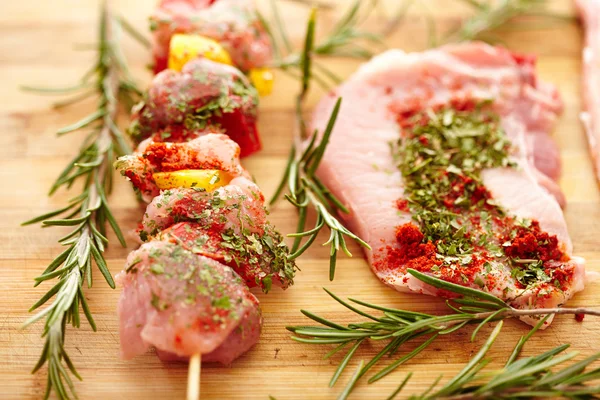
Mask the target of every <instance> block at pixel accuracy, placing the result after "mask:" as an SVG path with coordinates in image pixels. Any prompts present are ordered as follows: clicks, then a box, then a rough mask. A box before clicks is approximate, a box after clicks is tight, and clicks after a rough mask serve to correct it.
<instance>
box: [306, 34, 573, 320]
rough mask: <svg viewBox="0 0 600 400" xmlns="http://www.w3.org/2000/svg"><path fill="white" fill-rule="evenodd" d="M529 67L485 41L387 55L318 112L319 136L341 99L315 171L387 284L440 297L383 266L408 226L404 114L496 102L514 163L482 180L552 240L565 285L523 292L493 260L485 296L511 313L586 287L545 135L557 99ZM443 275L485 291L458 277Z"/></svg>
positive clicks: (554, 155)
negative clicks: (402, 163)
mask: <svg viewBox="0 0 600 400" xmlns="http://www.w3.org/2000/svg"><path fill="white" fill-rule="evenodd" d="M534 66H535V65H534V60H533V58H531V57H524V56H517V55H514V54H512V53H510V52H509V51H507V50H505V49H503V48H499V47H492V46H488V45H485V44H482V43H467V44H460V45H450V46H445V47H441V48H439V49H434V50H429V51H426V52H422V53H404V52H402V51H399V50H391V51H388V52H386V53H384V54H381V55H379V56H377V57H375V58H374V59H373V60H371V61H370V62H368V63H366V64H365V65H363V66H362V67H361V68H360V69H359V70H358V72H357V73H355V74H354V75H353V76H352V77H351V78H350V79H348V81H346V82H345V83H344V84H342V85H341V86H340V87H339V88H338V89H336V90H335V91H333V92H332V93H330V94H329V95H328V96H326V97H325V98H324V99H323V100H322V101H321V102H320V103H319V105H318V106H317V107H316V109H315V112H314V118H313V128H317V129H319V130H320V131H322V130H323V129H324V127H325V125H326V123H327V120H328V118H329V115H330V113H331V111H332V109H333V106H334V103H335V101H336V99H337V98H338V97H341V98H342V99H343V101H342V106H341V109H340V113H339V115H338V118H337V122H336V124H335V128H334V130H333V133H332V135H331V141H330V143H329V146H328V148H327V151H326V152H325V156H324V158H323V160H322V163H321V166H320V168H319V170H318V175H319V177H320V178H321V179H322V180H323V181H324V183H325V184H326V185H327V186H328V187H329V188H330V189H331V191H332V192H333V194H334V195H336V196H337V197H338V198H339V199H341V201H342V202H343V203H344V204H345V205H346V206H347V207H348V208H349V210H350V214H349V215H344V214H342V215H341V217H342V218H343V219H344V221H345V222H346V223H347V225H348V226H349V227H350V228H351V230H352V231H353V232H354V233H356V234H358V235H359V236H360V237H361V238H363V239H364V240H366V241H367V242H368V243H369V244H370V246H371V248H372V250H371V251H366V255H367V259H368V261H369V264H371V267H372V269H373V271H374V272H375V273H376V275H377V276H378V277H379V279H381V280H382V281H383V282H384V283H386V284H388V285H390V286H392V287H394V288H395V289H397V290H400V291H415V292H420V293H427V294H432V295H438V294H440V293H439V292H438V291H437V290H436V289H434V288H432V287H431V286H428V285H424V284H422V282H420V281H418V280H417V279H415V278H414V277H412V276H410V275H408V274H406V266H404V267H400V268H394V267H392V265H390V264H389V263H388V262H387V260H388V259H389V258H388V257H389V255H390V254H391V252H393V251H398V250H399V245H398V240H397V237H396V231H397V229H398V228H399V227H401V226H403V225H406V224H409V223H411V222H412V221H413V215H411V213H410V212H409V211H407V210H404V211H402V210H399V209H398V206H397V204H398V201H399V200H402V199H404V190H403V186H404V184H403V177H402V174H401V173H400V171H399V169H398V168H397V166H396V161H395V160H394V159H393V157H392V152H391V151H390V144H391V143H395V142H397V141H398V140H399V138H400V137H401V136H405V135H406V134H407V133H406V132H403V130H402V128H401V127H400V125H399V123H398V121H399V118H400V116H403V115H413V114H415V113H418V112H421V111H424V110H426V109H432V108H433V109H436V108H440V107H442V108H444V107H449V106H450V107H454V105H455V104H461V103H464V102H469V101H470V102H478V101H483V100H492V101H493V103H492V105H491V108H492V109H493V112H495V113H497V114H498V115H499V116H500V125H501V128H502V129H503V131H504V132H505V133H506V135H507V136H508V138H509V139H510V141H511V142H512V145H513V148H514V154H512V157H513V161H514V162H515V163H516V164H517V167H516V168H494V169H488V170H484V171H483V172H482V180H483V184H484V185H485V188H486V189H487V190H488V192H489V193H490V194H491V196H492V198H493V199H494V200H495V202H496V203H498V204H499V206H501V207H503V208H504V209H505V210H507V211H508V212H509V213H510V214H511V215H512V217H514V218H528V219H533V220H537V221H538V222H539V225H540V228H541V231H540V232H541V233H542V234H545V233H547V234H548V235H550V236H551V237H552V236H553V235H555V237H556V240H557V243H558V246H559V248H560V249H561V251H563V252H564V254H565V257H567V258H568V260H564V262H549V263H547V264H545V267H546V268H549V269H550V270H551V271H552V274H554V273H556V274H564V276H566V277H567V279H566V280H567V282H568V284H566V285H563V287H561V288H559V287H555V286H554V285H553V284H552V283H544V284H543V285H541V284H540V285H535V286H533V287H527V288H522V287H519V285H518V284H517V283H516V282H515V278H514V277H512V275H511V268H510V266H509V265H503V264H502V263H501V262H497V263H496V264H495V265H494V266H493V271H492V272H491V273H489V274H486V276H482V275H481V274H479V278H483V281H484V289H483V290H487V291H489V292H490V293H492V294H494V295H496V296H498V297H500V298H502V299H504V300H506V301H508V302H510V303H511V304H512V305H513V306H515V307H523V308H540V307H554V306H558V305H560V304H563V303H565V302H566V301H567V300H568V299H569V298H570V297H571V296H572V295H573V294H574V293H575V292H577V291H580V290H582V289H583V285H584V264H583V260H582V259H580V258H578V257H572V256H571V252H572V245H571V240H570V238H569V234H568V232H567V226H566V222H565V219H564V216H563V214H562V210H561V207H560V205H559V203H562V202H564V196H563V195H562V193H561V191H560V188H559V187H558V185H557V183H556V181H555V179H556V178H557V177H558V175H559V171H560V163H559V159H558V151H557V149H556V146H555V144H554V142H553V141H552V139H551V137H550V136H549V135H550V130H551V129H552V127H553V125H554V123H555V121H556V118H557V116H558V114H559V113H560V112H561V111H562V102H561V100H560V97H559V95H558V93H557V91H556V89H555V88H554V87H553V86H551V85H549V84H546V83H544V82H541V81H540V80H539V79H538V78H537V76H536V75H535V70H534ZM553 240H554V239H553ZM477 274H478V272H477V271H475V276H478V275H477ZM457 278H458V279H457ZM444 279H446V278H445V277H444ZM448 279H449V280H451V281H453V282H455V283H459V284H465V285H469V286H473V287H477V288H480V287H481V285H475V283H474V282H473V281H468V282H464V281H462V280H461V279H460V277H450V278H448ZM476 280H477V278H476ZM479 282H480V283H481V281H479ZM492 283H494V284H492ZM542 291H543V293H544V295H543V296H541V295H540V293H542ZM528 322H531V321H528Z"/></svg>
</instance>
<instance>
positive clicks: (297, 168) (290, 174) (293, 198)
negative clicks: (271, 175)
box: [271, 9, 370, 280]
mask: <svg viewBox="0 0 600 400" xmlns="http://www.w3.org/2000/svg"><path fill="white" fill-rule="evenodd" d="M315 18H316V10H314V9H313V11H312V13H311V17H310V18H309V21H308V27H307V30H306V38H305V43H304V51H303V53H302V57H301V60H302V63H301V65H302V81H301V85H302V86H301V91H300V94H299V95H298V97H297V99H296V119H297V129H296V131H295V135H294V144H293V145H292V149H291V152H290V156H289V159H288V163H287V166H286V169H285V173H284V176H283V178H282V180H281V183H280V184H279V187H278V188H277V190H276V192H275V195H274V196H273V198H272V200H271V204H273V203H274V202H275V201H276V200H277V199H278V198H279V196H280V195H281V193H282V192H283V190H284V188H285V187H286V186H287V188H288V190H289V193H288V194H286V195H285V198H286V199H287V200H288V201H289V202H290V203H292V204H293V205H294V206H295V207H296V208H298V214H299V216H298V225H297V228H296V233H293V234H290V235H288V236H290V237H294V243H293V245H292V254H290V256H289V257H290V258H291V259H294V258H297V257H299V256H300V255H301V254H302V253H304V252H305V251H306V249H308V248H309V247H310V246H311V245H312V243H313V242H314V241H315V239H316V238H317V235H318V234H319V232H320V231H321V230H322V229H323V228H325V227H327V228H328V229H329V239H328V240H327V241H326V242H325V243H324V245H329V247H330V251H329V279H330V280H333V278H334V276H335V268H336V261H337V255H338V252H339V251H340V250H342V251H343V252H344V253H345V254H346V255H347V256H349V257H351V256H352V254H351V253H350V251H349V250H348V247H347V245H346V237H348V238H350V239H353V240H355V241H356V242H358V243H359V244H360V245H361V246H364V247H366V248H369V249H370V247H369V245H368V244H367V243H366V242H365V241H363V240H362V239H361V238H359V237H358V236H356V235H355V234H354V233H352V232H350V231H349V230H348V229H346V227H344V225H343V224H342V223H341V222H340V221H339V219H338V217H337V216H336V214H337V213H348V209H347V208H346V207H345V206H344V205H343V204H342V202H341V201H340V200H339V199H337V198H336V197H335V196H334V195H333V194H332V193H331V192H330V191H329V190H328V189H327V187H326V186H325V185H324V184H323V183H322V182H321V181H320V180H319V178H318V177H317V176H316V171H317V168H318V167H319V164H320V162H321V160H322V158H323V154H324V153H325V149H326V148H327V144H328V142H329V137H330V136H331V132H332V131H333V127H334V125H335V120H336V118H337V115H338V112H339V109H340V105H341V102H342V99H338V100H337V102H336V104H335V107H334V108H333V111H332V113H331V116H330V117H329V122H328V123H327V127H326V128H325V131H324V132H322V134H320V133H319V132H317V131H315V132H314V133H313V134H312V135H311V136H310V139H308V137H307V134H306V130H307V128H306V122H305V120H304V117H303V114H302V110H303V104H304V98H305V97H306V94H307V93H308V90H309V87H310V77H311V64H312V48H313V45H314V36H315V35H314V33H315ZM305 140H306V141H307V143H305ZM309 207H312V208H313V209H314V210H315V211H316V214H317V217H316V221H315V225H314V227H313V228H311V229H308V230H305V229H306V223H307V215H308V209H309ZM303 239H305V240H304V242H303Z"/></svg>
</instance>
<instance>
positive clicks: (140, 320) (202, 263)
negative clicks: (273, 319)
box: [117, 241, 262, 364]
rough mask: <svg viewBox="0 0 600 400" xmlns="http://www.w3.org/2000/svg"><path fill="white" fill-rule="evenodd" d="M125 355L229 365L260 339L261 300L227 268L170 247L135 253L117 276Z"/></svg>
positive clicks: (152, 247)
mask: <svg viewBox="0 0 600 400" xmlns="http://www.w3.org/2000/svg"><path fill="white" fill-rule="evenodd" d="M117 280H118V282H119V284H120V285H121V286H122V287H123V291H122V293H121V297H120V299H119V305H118V314H119V321H120V328H119V332H120V338H121V355H122V356H123V358H126V359H129V358H132V357H134V356H136V355H138V354H142V353H144V352H145V351H146V350H147V349H148V348H149V347H151V346H154V347H156V348H157V349H158V350H159V351H161V352H163V353H170V354H173V355H174V356H178V357H190V356H192V355H193V354H197V353H200V354H202V355H203V359H204V360H205V361H217V362H221V363H223V364H229V363H231V362H232V361H233V360H234V359H236V358H237V357H239V356H240V355H242V354H243V353H245V352H246V351H248V350H249V349H250V348H251V347H252V346H253V345H254V344H255V343H256V342H257V341H258V338H259V336H260V329H261V325H262V318H261V312H260V308H259V306H258V300H257V299H256V297H254V295H253V294H252V293H250V291H249V290H248V288H247V287H246V285H244V283H243V281H242V280H241V279H240V277H239V276H238V275H237V274H236V273H235V272H234V271H233V270H232V269H231V268H229V267H227V266H225V265H223V264H221V263H219V262H217V261H215V260H213V259H210V258H207V257H203V256H199V255H197V254H194V253H191V252H189V251H187V250H185V249H183V248H182V247H180V246H177V245H175V244H172V243H167V242H161V241H154V242H150V243H146V244H143V245H142V247H140V248H139V249H138V250H136V251H134V252H132V253H131V254H130V255H129V257H128V259H127V264H126V267H125V270H124V271H123V272H121V273H120V274H119V275H118V276H117Z"/></svg>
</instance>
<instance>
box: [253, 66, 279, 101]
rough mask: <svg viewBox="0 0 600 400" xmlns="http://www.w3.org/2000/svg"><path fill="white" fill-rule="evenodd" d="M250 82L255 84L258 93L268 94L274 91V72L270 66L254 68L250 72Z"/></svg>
mask: <svg viewBox="0 0 600 400" xmlns="http://www.w3.org/2000/svg"><path fill="white" fill-rule="evenodd" d="M248 76H249V77H250V82H252V84H253V85H254V87H255V88H256V90H258V94H260V95H261V96H267V95H269V94H271V92H272V91H273V79H274V78H273V72H272V71H271V70H270V69H269V68H252V69H251V70H250V72H249V73H248Z"/></svg>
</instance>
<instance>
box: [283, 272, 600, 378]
mask: <svg viewBox="0 0 600 400" xmlns="http://www.w3.org/2000/svg"><path fill="white" fill-rule="evenodd" d="M408 273H410V274H411V275H412V276H413V277H415V278H417V279H419V280H420V281H422V282H423V283H426V284H428V285H431V286H433V287H435V288H438V289H440V290H443V291H445V292H447V293H454V294H456V295H459V296H461V298H456V299H453V300H452V303H454V304H452V303H451V302H450V301H448V302H447V305H448V307H449V308H450V310H451V311H452V312H451V313H450V314H445V315H432V314H426V313H420V312H414V311H409V310H401V309H395V308H389V307H383V306H379V305H375V304H370V303H367V302H364V301H361V300H356V299H349V300H350V302H346V301H344V300H342V299H341V298H339V297H338V296H336V295H335V294H333V293H332V292H330V291H328V290H327V289H325V291H326V292H327V293H328V294H329V295H330V296H331V297H332V298H333V299H334V300H335V301H337V302H338V303H340V304H341V305H343V306H344V307H346V308H348V309H349V310H350V311H352V312H353V313H355V314H358V315H360V316H362V317H365V318H368V319H369V320H370V321H366V322H357V323H351V324H348V325H346V326H344V325H340V324H338V323H336V322H333V321H330V320H328V319H325V318H323V317H321V316H318V315H316V314H313V313H312V312H310V311H306V310H301V312H302V313H303V314H304V315H305V316H307V317H308V318H310V319H312V320H313V321H315V322H318V323H319V324H320V326H290V327H287V329H288V330H289V331H291V332H293V333H294V335H293V336H292V339H294V340H296V341H298V342H301V343H307V344H320V345H331V344H334V345H337V346H336V347H334V348H333V349H332V350H331V351H330V352H328V353H327V354H326V355H325V357H326V358H329V357H331V356H332V355H334V354H336V353H338V352H339V351H342V350H344V349H345V348H347V347H348V346H350V349H349V350H347V352H346V355H345V356H344V357H343V358H342V361H341V362H340V364H339V366H338V368H337V370H336V371H335V373H334V374H333V376H332V378H331V381H330V386H333V385H335V383H336V382H337V380H338V378H339V376H340V375H341V373H342V372H343V371H344V369H345V368H346V366H347V365H348V363H349V362H350V360H351V359H352V358H353V357H354V354H355V353H356V351H357V350H358V348H359V347H360V346H361V345H362V344H363V343H365V342H366V341H367V340H373V341H382V340H383V341H386V342H387V344H386V345H385V347H384V348H383V349H382V350H381V351H380V352H379V353H377V354H376V355H375V356H374V357H373V358H372V359H371V360H370V361H369V362H368V363H366V364H365V366H364V367H363V368H361V371H360V372H359V374H358V377H357V378H356V379H357V380H358V379H359V378H361V377H362V376H364V375H365V374H366V373H367V372H368V371H369V370H370V369H371V368H372V367H374V366H375V365H377V364H379V363H380V361H381V358H382V357H383V356H385V355H387V356H389V357H393V356H396V354H397V353H398V351H399V350H400V349H401V347H402V346H403V345H404V344H406V343H407V342H409V341H412V340H415V339H418V338H421V337H423V338H424V340H423V341H421V342H420V344H419V345H418V346H417V347H416V348H415V349H414V350H412V351H410V352H408V353H406V354H404V355H402V356H400V357H397V358H396V359H395V360H394V361H392V362H391V363H389V364H388V365H387V366H385V367H384V368H382V369H381V370H379V371H378V372H376V373H375V374H374V375H372V376H371V377H370V378H369V380H368V382H369V383H373V382H375V381H378V380H379V379H381V378H383V377H384V376H386V375H388V374H389V373H391V372H392V371H394V370H395V369H396V368H398V367H399V366H400V365H402V364H404V363H406V362H407V361H409V360H410V359H412V358H414V357H415V356H417V355H418V354H419V353H420V352H421V351H423V350H425V349H426V348H427V347H428V346H429V345H430V344H431V343H432V342H434V341H435V340H436V339H437V338H438V337H439V336H443V335H447V334H450V333H453V332H455V331H457V330H459V329H461V328H463V327H465V326H466V325H468V324H477V326H476V328H475V329H474V330H473V333H472V335H471V339H472V340H474V339H475V337H476V335H477V333H478V332H479V331H480V330H481V328H482V327H483V326H484V325H485V324H487V323H488V322H492V321H501V320H505V319H508V318H519V317H524V316H536V317H539V318H540V319H541V322H540V324H538V325H539V326H538V328H539V327H541V325H542V324H544V323H546V320H547V318H548V316H549V315H554V314H587V315H594V316H600V309H589V308H547V309H532V310H524V309H516V308H513V307H511V306H510V305H508V304H507V303H505V302H504V301H502V300H500V299H498V298H496V297H494V296H492V295H491V294H489V293H485V292H483V291H480V290H476V289H472V288H468V287H464V286H460V285H456V284H453V283H450V282H446V281H443V280H441V279H438V278H435V277H432V276H429V275H426V274H423V273H421V272H418V271H415V270H411V269H409V270H408ZM357 306H363V307H366V308H367V309H370V310H376V311H378V312H380V313H382V315H373V314H372V313H371V311H364V310H363V309H360V308H358V307H357ZM543 316H546V317H544V318H542V317H543ZM525 341H526V339H522V343H521V347H522V345H523V344H524V342H525Z"/></svg>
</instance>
